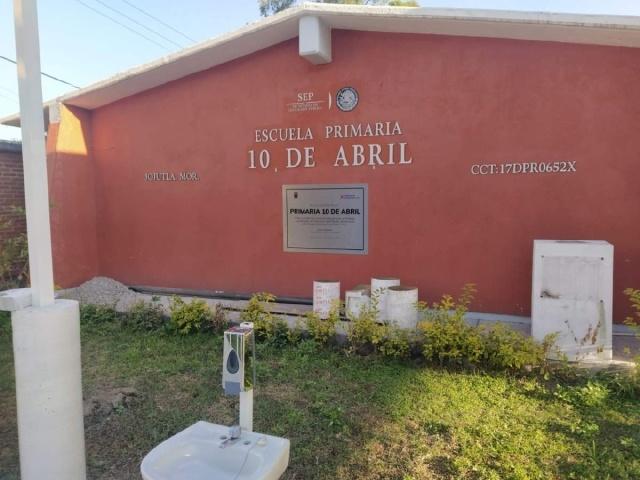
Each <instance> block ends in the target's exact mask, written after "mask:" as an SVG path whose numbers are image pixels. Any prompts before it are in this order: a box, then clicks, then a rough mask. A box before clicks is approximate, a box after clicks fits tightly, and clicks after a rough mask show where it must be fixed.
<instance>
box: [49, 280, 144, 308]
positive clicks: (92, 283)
mask: <svg viewBox="0 0 640 480" xmlns="http://www.w3.org/2000/svg"><path fill="white" fill-rule="evenodd" d="M56 296H57V297H58V298H66V299H69V300H77V301H79V302H80V303H82V304H93V305H108V306H110V307H114V308H115V309H116V310H117V311H119V312H125V311H127V310H129V307H131V305H133V304H134V303H136V302H137V301H139V300H145V301H151V296H150V295H144V294H141V293H136V292H134V291H133V290H131V289H129V288H127V286H126V285H124V284H123V283H120V282H118V281H117V280H113V279H112V278H107V277H95V278H92V279H91V280H89V281H87V282H84V283H83V284H82V285H80V286H79V287H76V288H69V289H67V290H60V291H58V292H56Z"/></svg>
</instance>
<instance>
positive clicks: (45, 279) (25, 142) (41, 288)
mask: <svg viewBox="0 0 640 480" xmlns="http://www.w3.org/2000/svg"><path fill="white" fill-rule="evenodd" d="M13 9H14V17H15V30H16V56H17V58H16V60H17V63H18V88H19V93H20V123H21V126H22V158H23V164H24V187H25V206H26V212H27V237H28V244H29V272H30V276H31V294H32V304H33V306H34V307H46V306H48V305H51V304H52V303H53V301H54V296H53V267H52V260H51V230H50V225H49V187H48V184H47V159H46V150H45V137H44V114H43V112H42V110H43V109H42V86H41V82H40V47H39V39H38V14H37V7H36V0H14V2H13Z"/></svg>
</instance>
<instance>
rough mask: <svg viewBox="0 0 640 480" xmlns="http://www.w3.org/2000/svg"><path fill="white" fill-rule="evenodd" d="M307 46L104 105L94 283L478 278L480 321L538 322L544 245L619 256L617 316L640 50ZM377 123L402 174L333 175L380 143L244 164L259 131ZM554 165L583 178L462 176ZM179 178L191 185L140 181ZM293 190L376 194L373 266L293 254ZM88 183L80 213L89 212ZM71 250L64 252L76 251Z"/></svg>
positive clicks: (629, 222) (425, 43)
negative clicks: (484, 166)
mask: <svg viewBox="0 0 640 480" xmlns="http://www.w3.org/2000/svg"><path fill="white" fill-rule="evenodd" d="M297 48H298V45H297V40H292V41H288V42H285V43H283V44H280V45H277V46H275V47H272V48H269V49H267V50H265V51H262V52H258V53H256V54H254V55H251V56H248V57H245V58H242V59H239V60H236V61H233V62H230V63H228V64H225V65H222V66H219V67H217V68H214V69H212V70H210V71H207V72H203V73H199V74H196V75H192V76H190V77H187V78H185V79H181V80H179V81H176V82H173V83H171V84H168V85H165V86H162V87H159V88H156V89H153V90H151V91H147V92H144V93H142V94H138V95H136V96H133V97H129V98H126V99H123V100H121V101H119V102H116V103H114V104H111V105H109V106H106V107H103V108H100V109H98V110H96V111H95V112H93V115H92V119H91V120H92V122H91V123H92V141H93V151H92V152H93V161H94V162H95V182H96V183H95V193H96V212H97V214H96V219H97V221H96V229H97V252H98V253H99V264H98V266H97V270H98V272H99V273H100V274H104V275H108V276H111V277H114V278H116V279H119V280H121V281H123V282H125V283H128V284H147V285H158V286H172V287H185V288H189V287H191V288H206V289H219V290H232V291H233V290H235V291H243V292H249V291H263V290H266V291H271V292H273V293H276V294H283V295H301V296H309V295H310V292H311V282H312V280H313V279H314V278H336V279H340V280H341V281H342V285H343V288H344V287H350V286H353V285H355V284H358V283H361V282H365V281H367V280H368V279H369V277H371V276H372V275H397V276H400V277H401V278H402V280H403V283H405V284H413V285H417V286H418V287H419V288H420V293H421V297H423V298H428V299H434V298H435V297H437V296H439V295H440V294H442V293H444V292H451V293H455V292H456V291H458V289H459V288H460V287H461V286H462V285H463V284H464V283H465V282H475V283H477V285H478V288H479V296H478V300H477V302H476V303H475V305H474V307H473V308H474V310H476V311H486V312H501V313H513V314H528V313H529V308H530V298H529V297H530V284H531V253H532V243H533V240H534V239H536V238H548V239H604V240H608V241H610V242H611V243H613V244H614V245H615V248H616V253H615V256H616V261H615V285H614V288H615V291H616V292H617V293H618V295H617V297H616V304H617V314H616V316H617V320H618V321H619V320H620V316H621V312H622V310H621V308H620V307H621V305H622V304H623V297H622V295H621V293H620V292H621V291H622V290H623V289H624V288H625V287H627V286H631V285H635V286H636V287H637V286H639V285H640V274H639V273H638V271H639V266H638V265H639V262H640V242H638V238H640V224H638V222H637V221H636V220H637V218H636V212H637V207H638V205H639V204H640V189H638V187H637V182H636V181H635V180H634V179H635V178H636V177H637V174H636V171H637V164H638V163H637V162H638V151H640V135H638V134H637V125H638V120H639V118H640V85H639V84H638V78H640V52H639V51H638V50H635V49H625V48H612V47H597V46H581V45H569V44H558V43H542V42H538V43H536V42H523V41H510V40H498V39H481V38H462V37H446V36H432V35H399V34H382V33H364V32H346V31H334V32H333V62H332V63H330V64H328V65H323V66H313V65H311V64H309V63H308V62H307V61H305V60H303V59H301V58H300V57H299V56H298V52H297ZM345 85H350V86H353V87H355V88H356V89H357V90H358V92H359V94H360V103H359V105H358V107H357V108H356V109H355V110H354V111H352V112H349V113H344V112H340V111H338V110H336V109H335V108H334V109H331V110H328V109H326V108H325V109H323V110H321V111H318V112H304V113H290V112H288V111H287V106H286V104H287V103H288V102H293V101H295V97H296V94H297V93H298V92H307V91H313V92H320V93H322V94H323V95H326V94H327V93H328V92H334V93H335V91H336V90H338V89H339V88H340V87H343V86H345ZM376 121H398V122H399V123H400V125H401V127H402V130H403V135H402V138H401V141H403V142H407V143H408V147H407V148H408V153H409V154H410V155H411V156H412V158H413V162H412V163H411V164H410V165H402V166H400V165H395V166H378V167H377V168H375V169H374V168H371V167H368V166H362V167H334V166H333V163H334V160H335V155H336V150H337V148H338V146H339V145H345V146H347V147H348V146H350V145H351V144H353V143H361V144H367V143H385V142H386V139H380V138H370V139H366V138H361V139H330V140H323V139H321V138H316V139H315V140H314V141H313V142H310V143H311V144H313V145H314V146H315V160H316V166H315V167H314V168H309V169H303V168H297V169H285V168H283V167H284V165H283V163H284V160H283V154H282V152H283V151H284V148H285V147H287V146H297V147H301V146H304V145H305V142H295V141H294V142H285V143H277V144H270V145H268V148H269V149H270V150H271V151H272V156H273V160H272V162H273V164H274V165H279V166H280V167H279V169H278V172H275V170H274V169H268V170H261V169H256V170H250V169H249V168H248V158H247V152H248V150H250V149H254V148H256V149H257V148H262V146H261V145H260V144H256V141H255V129H257V128H270V127H298V126H300V127H312V128H313V129H314V131H315V132H317V133H316V136H317V137H321V135H320V134H321V132H322V129H323V127H324V126H325V125H327V124H333V123H336V124H347V123H360V122H363V123H366V122H376ZM554 161H572V162H576V164H575V165H576V167H577V171H576V172H575V173H571V174H526V175H525V174H521V175H487V176H479V175H472V174H471V172H470V169H471V167H472V165H474V164H477V163H490V164H491V163H496V164H499V163H506V162H554ZM78 162H79V164H82V159H80V158H79V159H78ZM83 165H84V164H83ZM81 168H84V166H83V167H81ZM183 170H187V171H197V172H198V175H199V178H200V180H199V181H198V182H145V180H144V175H145V173H147V172H165V171H169V172H179V171H183ZM82 175H84V174H82ZM54 183H55V181H54ZM296 183H366V184H368V185H369V208H370V216H369V224H370V226H369V254H368V255H366V256H350V255H330V254H300V253H284V252H283V251H282V207H281V186H282V185H283V184H296ZM81 185H82V186H80V187H78V188H79V189H80V190H79V191H77V192H72V193H67V194H66V195H69V196H73V199H71V198H68V201H69V202H72V201H81V202H82V201H85V200H87V201H88V200H89V199H90V196H89V195H90V193H91V191H90V188H91V187H89V186H88V185H86V184H84V183H82V184H81ZM86 217H87V218H89V217H90V215H89V214H87V215H86ZM90 223H91V222H90V221H87V223H86V225H85V227H83V230H86V231H87V232H89V231H90V230H91V226H90ZM76 238H80V237H79V236H76ZM70 247H71V246H70V245H65V246H64V248H62V247H61V246H60V245H59V244H58V245H57V248H58V250H59V253H58V255H59V256H60V255H62V256H72V255H75V251H74V252H72V251H71V250H75V244H74V248H73V249H72V248H70ZM61 249H62V250H64V252H63V253H61V252H62V250H61ZM94 251H96V250H93V247H91V248H90V249H89V250H86V251H84V253H83V258H86V259H87V262H89V259H90V258H92V256H93V255H94V253H93V252H94ZM87 265H88V264H87ZM80 276H82V275H80ZM76 277H79V276H78V275H76ZM70 278H72V276H71V275H70V276H68V277H65V281H67V279H70ZM74 278H75V277H74Z"/></svg>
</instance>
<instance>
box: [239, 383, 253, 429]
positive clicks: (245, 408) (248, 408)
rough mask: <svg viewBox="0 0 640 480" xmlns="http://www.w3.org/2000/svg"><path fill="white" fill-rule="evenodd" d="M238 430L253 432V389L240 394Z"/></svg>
mask: <svg viewBox="0 0 640 480" xmlns="http://www.w3.org/2000/svg"><path fill="white" fill-rule="evenodd" d="M240 428H241V429H242V431H243V432H253V388H252V389H250V390H246V391H244V392H240Z"/></svg>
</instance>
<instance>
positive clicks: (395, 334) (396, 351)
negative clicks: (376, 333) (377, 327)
mask: <svg viewBox="0 0 640 480" xmlns="http://www.w3.org/2000/svg"><path fill="white" fill-rule="evenodd" d="M382 327H383V329H382V338H381V339H380V341H379V343H378V345H377V350H378V352H380V353H381V354H382V355H384V356H385V357H393V358H406V357H408V356H409V355H410V353H411V346H412V343H413V342H414V341H415V339H414V338H412V337H415V334H414V332H411V331H408V330H404V329H402V328H398V327H396V326H394V325H383V326H382Z"/></svg>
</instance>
